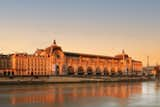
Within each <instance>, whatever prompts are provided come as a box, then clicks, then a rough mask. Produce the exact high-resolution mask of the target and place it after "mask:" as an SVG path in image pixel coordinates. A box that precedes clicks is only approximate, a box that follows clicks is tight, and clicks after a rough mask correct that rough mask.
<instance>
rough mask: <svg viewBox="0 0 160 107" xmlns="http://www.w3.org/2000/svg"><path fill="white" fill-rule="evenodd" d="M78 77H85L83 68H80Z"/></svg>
mask: <svg viewBox="0 0 160 107" xmlns="http://www.w3.org/2000/svg"><path fill="white" fill-rule="evenodd" d="M78 75H84V69H83V67H81V66H80V67H78Z"/></svg>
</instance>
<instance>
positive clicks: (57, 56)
mask: <svg viewBox="0 0 160 107" xmlns="http://www.w3.org/2000/svg"><path fill="white" fill-rule="evenodd" d="M54 55H55V57H56V58H57V59H62V58H63V55H64V54H63V52H62V51H60V50H57V51H55V52H54Z"/></svg>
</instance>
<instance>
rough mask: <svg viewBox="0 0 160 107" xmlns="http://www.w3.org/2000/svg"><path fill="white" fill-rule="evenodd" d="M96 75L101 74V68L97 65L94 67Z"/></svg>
mask: <svg viewBox="0 0 160 107" xmlns="http://www.w3.org/2000/svg"><path fill="white" fill-rule="evenodd" d="M96 75H97V76H100V75H101V70H100V68H99V67H98V68H96Z"/></svg>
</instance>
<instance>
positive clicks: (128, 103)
mask: <svg viewBox="0 0 160 107" xmlns="http://www.w3.org/2000/svg"><path fill="white" fill-rule="evenodd" d="M0 107H160V83H158V82H133V83H120V82H119V83H82V84H80V83H79V84H78V83H77V84H75V83H74V84H49V85H47V84H46V85H19V86H16V85H4V86H0Z"/></svg>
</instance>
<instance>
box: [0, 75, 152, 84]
mask: <svg viewBox="0 0 160 107" xmlns="http://www.w3.org/2000/svg"><path fill="white" fill-rule="evenodd" d="M150 80H153V79H150V78H148V77H103V76H102V77H96V76H92V77H69V76H52V77H37V78H35V77H14V78H8V77H0V85H5V84H6V85H8V84H51V83H54V84H55V83H89V82H134V81H150Z"/></svg>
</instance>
